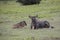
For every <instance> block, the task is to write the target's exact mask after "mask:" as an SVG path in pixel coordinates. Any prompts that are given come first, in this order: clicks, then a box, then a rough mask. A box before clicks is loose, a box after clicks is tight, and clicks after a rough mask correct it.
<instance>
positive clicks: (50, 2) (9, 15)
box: [0, 0, 60, 40]
mask: <svg viewBox="0 0 60 40" xmlns="http://www.w3.org/2000/svg"><path fill="white" fill-rule="evenodd" d="M37 14H38V16H39V19H40V20H48V21H49V22H50V23H51V25H53V26H54V29H51V28H49V29H38V30H33V29H32V30H31V29H30V21H31V20H30V19H29V17H28V16H29V15H37ZM22 20H25V21H26V22H27V24H28V25H27V26H25V27H24V28H22V29H12V27H13V25H14V24H16V23H18V22H20V21H22ZM0 40H60V0H42V1H41V3H40V4H39V5H29V6H28V5H27V6H23V5H21V4H19V3H16V2H15V1H8V2H6V1H5V2H3V1H0Z"/></svg>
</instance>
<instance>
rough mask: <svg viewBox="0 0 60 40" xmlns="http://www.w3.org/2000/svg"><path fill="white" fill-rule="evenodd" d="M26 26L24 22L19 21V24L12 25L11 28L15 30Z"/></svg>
mask: <svg viewBox="0 0 60 40" xmlns="http://www.w3.org/2000/svg"><path fill="white" fill-rule="evenodd" d="M26 25H27V24H26V22H25V21H21V22H19V23H17V24H14V25H13V26H14V27H13V28H14V29H15V28H22V27H24V26H26Z"/></svg>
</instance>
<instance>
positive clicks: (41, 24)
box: [29, 16, 54, 29]
mask: <svg viewBox="0 0 60 40" xmlns="http://www.w3.org/2000/svg"><path fill="white" fill-rule="evenodd" d="M37 17H38V16H29V18H30V19H31V20H32V22H31V29H32V28H33V27H34V29H39V28H49V27H50V23H49V22H48V21H38V19H37ZM51 28H54V27H51Z"/></svg>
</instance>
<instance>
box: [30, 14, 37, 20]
mask: <svg viewBox="0 0 60 40" xmlns="http://www.w3.org/2000/svg"><path fill="white" fill-rule="evenodd" d="M37 17H38V15H36V16H29V18H30V19H31V20H32V21H35V20H36V18H37Z"/></svg>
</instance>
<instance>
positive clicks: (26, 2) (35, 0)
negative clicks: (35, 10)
mask: <svg viewBox="0 0 60 40" xmlns="http://www.w3.org/2000/svg"><path fill="white" fill-rule="evenodd" d="M40 1H41V0H17V1H16V2H19V3H22V4H23V5H31V4H39V3H40Z"/></svg>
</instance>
